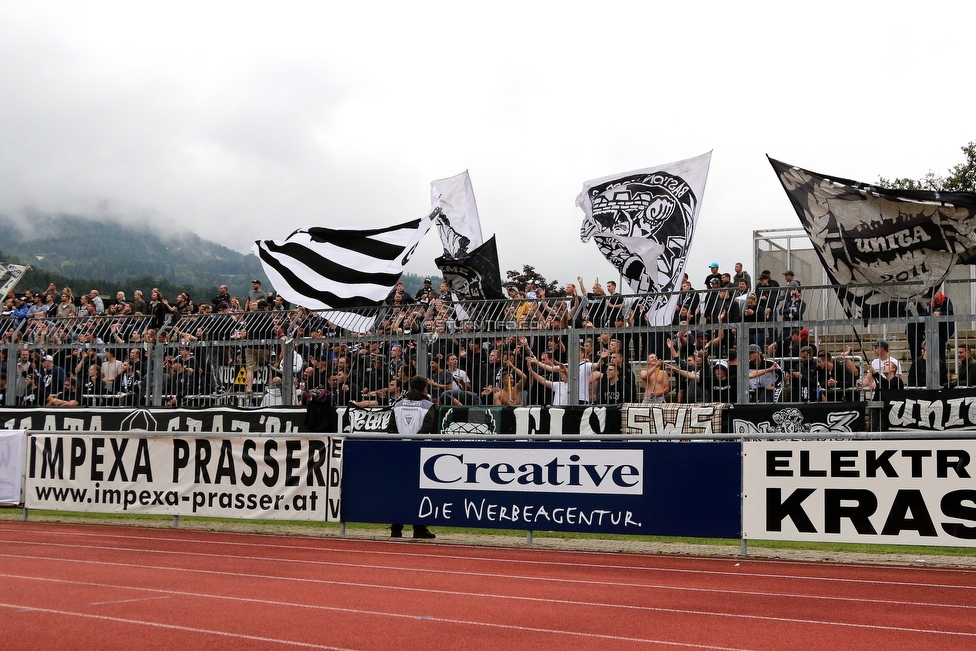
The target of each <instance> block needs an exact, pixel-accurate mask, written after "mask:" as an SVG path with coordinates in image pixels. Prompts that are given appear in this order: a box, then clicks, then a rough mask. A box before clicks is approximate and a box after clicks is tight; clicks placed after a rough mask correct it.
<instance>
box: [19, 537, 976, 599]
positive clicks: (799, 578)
mask: <svg viewBox="0 0 976 651" xmlns="http://www.w3.org/2000/svg"><path fill="white" fill-rule="evenodd" d="M0 542H2V541H0ZM22 544H32V545H40V546H44V547H61V548H67V549H85V550H88V549H94V550H102V551H124V552H132V553H142V554H160V555H176V556H199V557H203V558H220V559H237V560H244V561H261V562H280V563H296V564H307V565H324V566H328V567H349V568H355V569H360V568H369V569H382V570H398V571H404V572H407V571H414V572H430V573H432V574H448V575H452V574H460V575H464V576H477V577H485V578H513V579H532V580H538V581H561V582H588V581H585V580H582V579H565V578H558V577H535V576H531V575H516V574H511V575H510V574H503V573H497V572H465V571H460V570H444V569H431V568H413V567H401V566H395V565H378V564H376V565H365V564H360V563H344V562H339V561H323V560H311V559H296V558H282V557H265V556H245V555H240V554H214V553H207V552H194V551H183V550H166V549H145V548H139V547H113V546H102V545H81V544H75V543H52V542H37V543H22ZM569 566H570V567H577V568H578V566H572V565H569ZM586 567H588V568H589V567H590V566H586ZM593 569H600V568H598V567H596V568H593ZM620 569H627V568H620ZM647 569H648V571H656V572H662V573H678V574H692V575H701V576H728V577H736V578H742V577H746V578H758V579H782V580H786V581H812V582H831V583H845V584H860V585H882V586H899V587H910V588H937V589H943V590H944V589H954V590H967V591H968V590H976V585H952V584H947V583H921V582H911V581H882V580H878V579H849V578H842V577H810V576H796V575H788V574H764V573H756V572H730V571H717V570H691V569H673V568H647ZM592 583H594V584H599V585H631V586H639V585H640V584H628V583H619V584H617V583H612V582H592Z"/></svg>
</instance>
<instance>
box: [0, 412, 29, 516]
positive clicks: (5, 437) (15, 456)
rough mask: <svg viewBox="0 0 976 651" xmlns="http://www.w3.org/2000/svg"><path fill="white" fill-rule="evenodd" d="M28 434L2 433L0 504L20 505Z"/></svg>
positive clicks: (23, 432) (18, 432)
mask: <svg viewBox="0 0 976 651" xmlns="http://www.w3.org/2000/svg"><path fill="white" fill-rule="evenodd" d="M26 437H27V432H25V431H24V430H13V431H10V432H0V504H9V505H17V504H20V498H21V488H22V486H23V484H22V482H21V478H22V477H23V475H24V441H25V439H26Z"/></svg>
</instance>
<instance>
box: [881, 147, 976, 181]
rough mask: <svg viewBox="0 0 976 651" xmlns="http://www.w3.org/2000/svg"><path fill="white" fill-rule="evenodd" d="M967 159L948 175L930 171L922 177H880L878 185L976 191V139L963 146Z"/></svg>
mask: <svg viewBox="0 0 976 651" xmlns="http://www.w3.org/2000/svg"><path fill="white" fill-rule="evenodd" d="M961 149H962V151H963V154H965V156H966V160H965V162H963V163H959V164H958V165H956V166H955V167H953V168H952V169H950V170H949V173H948V175H947V176H936V174H935V173H934V172H931V171H930V172H929V173H928V174H926V175H925V176H924V177H922V178H921V179H917V180H916V179H908V178H901V179H886V178H883V177H881V178H879V179H878V185H880V186H882V187H885V188H892V189H895V190H935V191H937V192H976V140H974V141H970V143H969V144H968V145H966V146H965V147H961Z"/></svg>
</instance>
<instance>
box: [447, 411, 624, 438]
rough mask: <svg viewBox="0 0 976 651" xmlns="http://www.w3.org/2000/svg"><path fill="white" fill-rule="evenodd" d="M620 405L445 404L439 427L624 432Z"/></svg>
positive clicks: (521, 433) (579, 434) (585, 434)
mask: <svg viewBox="0 0 976 651" xmlns="http://www.w3.org/2000/svg"><path fill="white" fill-rule="evenodd" d="M620 415H621V409H620V407H619V406H615V405H608V406H593V405H579V406H575V407H441V408H439V410H438V428H439V431H440V432H441V433H442V434H453V433H470V434H484V435H485V436H491V435H493V434H502V435H513V434H514V435H515V436H516V438H532V437H533V436H546V437H557V438H558V437H566V438H572V439H580V438H599V437H603V436H608V435H609V436H612V435H618V434H620Z"/></svg>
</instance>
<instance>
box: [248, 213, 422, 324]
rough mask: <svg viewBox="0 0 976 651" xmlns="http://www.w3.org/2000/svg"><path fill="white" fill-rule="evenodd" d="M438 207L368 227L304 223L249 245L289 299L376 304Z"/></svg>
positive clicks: (340, 305) (324, 304)
mask: <svg viewBox="0 0 976 651" xmlns="http://www.w3.org/2000/svg"><path fill="white" fill-rule="evenodd" d="M439 213H440V209H434V210H432V211H431V212H430V214H428V215H427V216H426V217H423V218H421V219H414V220H413V221H409V222H405V223H403V224H397V225H396V226H390V227H388V228H376V229H370V230H337V229H333V228H324V227H315V226H313V227H309V228H300V229H298V230H297V231H295V232H294V233H292V234H291V235H289V236H288V237H287V238H286V239H285V240H284V241H279V240H258V241H256V242H255V243H254V246H253V247H251V251H253V252H254V255H256V256H258V257H259V258H260V259H261V264H262V266H263V267H264V272H265V273H266V274H267V275H268V279H269V280H270V281H271V284H272V286H273V287H274V289H275V291H276V292H278V293H279V294H281V296H282V298H284V299H285V300H286V301H288V302H289V303H293V304H295V305H300V306H302V307H306V308H309V309H311V310H351V309H354V308H362V307H374V306H378V305H382V304H383V302H384V301H385V300H386V297H387V296H388V295H389V294H390V291H391V290H392V289H393V287H394V286H395V285H396V283H397V281H398V280H399V279H400V275H401V274H402V273H403V268H404V267H405V266H406V264H407V262H409V261H410V257H411V256H412V255H413V253H414V251H415V250H416V249H417V245H418V244H420V240H421V239H423V237H424V235H426V234H427V231H428V230H429V229H430V227H431V225H432V224H433V222H434V219H435V218H436V217H437V215H438V214H439ZM330 320H331V319H330ZM351 329H358V328H351Z"/></svg>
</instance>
